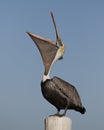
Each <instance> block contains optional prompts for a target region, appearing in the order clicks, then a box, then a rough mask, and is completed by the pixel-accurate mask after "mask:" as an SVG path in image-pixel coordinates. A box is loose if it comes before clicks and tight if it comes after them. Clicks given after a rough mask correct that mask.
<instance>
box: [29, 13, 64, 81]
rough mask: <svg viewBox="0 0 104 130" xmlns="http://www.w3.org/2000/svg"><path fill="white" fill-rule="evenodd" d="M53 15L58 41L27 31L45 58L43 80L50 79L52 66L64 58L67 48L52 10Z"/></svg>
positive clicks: (43, 58)
mask: <svg viewBox="0 0 104 130" xmlns="http://www.w3.org/2000/svg"><path fill="white" fill-rule="evenodd" d="M51 17H52V20H53V24H54V27H55V32H56V42H54V41H52V40H50V39H47V38H44V37H41V36H38V35H35V34H33V33H31V32H27V33H28V35H29V36H30V37H31V38H32V40H33V41H34V43H35V44H36V46H37V47H38V49H39V52H40V54H41V57H42V60H43V63H44V67H45V72H44V75H43V79H42V81H45V80H46V79H50V76H49V75H50V70H51V68H52V65H53V64H54V63H55V62H56V61H57V60H59V59H62V58H63V54H64V50H65V46H64V43H63V42H62V40H61V38H60V36H59V34H58V30H57V27H56V23H55V20H54V16H53V13H52V12H51Z"/></svg>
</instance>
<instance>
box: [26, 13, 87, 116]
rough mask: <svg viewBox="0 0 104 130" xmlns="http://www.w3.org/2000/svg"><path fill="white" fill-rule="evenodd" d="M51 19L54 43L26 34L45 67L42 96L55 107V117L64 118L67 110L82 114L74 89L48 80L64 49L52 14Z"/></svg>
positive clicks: (66, 84)
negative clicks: (38, 52) (37, 50)
mask: <svg viewBox="0 0 104 130" xmlns="http://www.w3.org/2000/svg"><path fill="white" fill-rule="evenodd" d="M51 17H52V20H53V24H54V27H55V32H56V42H54V41H52V40H49V39H47V38H44V37H41V36H38V35H35V34H33V33H31V32H28V35H29V36H30V37H31V38H32V40H33V41H34V43H35V44H36V46H37V47H38V49H39V51H40V54H41V57H42V60H43V63H44V67H45V71H44V75H43V78H42V81H41V91H42V94H43V96H44V98H45V99H46V100H47V101H48V102H49V103H51V104H52V105H54V106H55V107H56V109H57V114H56V115H58V116H65V115H66V111H67V110H68V109H73V110H75V111H78V112H80V113H82V114H84V113H85V111H86V109H85V108H84V107H83V105H82V102H81V99H80V96H79V94H78V92H77V90H76V88H75V87H74V86H73V85H72V84H70V83H68V82H66V81H64V80H63V79H61V78H59V77H56V76H54V77H53V78H50V71H51V68H52V66H53V64H54V63H55V62H56V61H57V60H59V59H62V58H63V55H64V49H65V46H64V43H63V42H62V40H61V38H60V36H59V34H58V30H57V27H56V23H55V20H54V16H53V13H52V12H51ZM61 109H63V110H64V112H63V114H60V110H61Z"/></svg>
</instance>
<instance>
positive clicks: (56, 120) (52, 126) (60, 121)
mask: <svg viewBox="0 0 104 130" xmlns="http://www.w3.org/2000/svg"><path fill="white" fill-rule="evenodd" d="M71 125H72V121H71V119H70V118H68V117H65V116H62V117H59V116H49V117H47V118H46V119H45V130H71Z"/></svg>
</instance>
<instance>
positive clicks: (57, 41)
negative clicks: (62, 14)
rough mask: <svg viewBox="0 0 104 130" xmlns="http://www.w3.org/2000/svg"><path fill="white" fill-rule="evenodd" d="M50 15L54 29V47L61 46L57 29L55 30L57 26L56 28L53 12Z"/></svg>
mask: <svg viewBox="0 0 104 130" xmlns="http://www.w3.org/2000/svg"><path fill="white" fill-rule="evenodd" d="M50 14H51V17H52V20H53V24H54V28H55V32H56V45H58V46H63V43H62V41H61V38H60V36H59V33H58V29H57V26H56V22H55V19H54V15H53V12H52V11H51V12H50Z"/></svg>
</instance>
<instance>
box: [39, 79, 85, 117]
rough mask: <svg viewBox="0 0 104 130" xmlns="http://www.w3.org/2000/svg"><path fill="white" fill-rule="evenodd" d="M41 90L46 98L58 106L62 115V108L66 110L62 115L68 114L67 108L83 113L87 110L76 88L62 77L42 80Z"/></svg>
mask: <svg viewBox="0 0 104 130" xmlns="http://www.w3.org/2000/svg"><path fill="white" fill-rule="evenodd" d="M41 90H42V94H43V96H44V98H45V99H46V100H48V101H49V102H50V103H51V104H52V105H54V106H55V107H56V108H57V110H58V113H57V115H60V114H59V112H60V110H61V109H64V110H65V111H64V113H63V114H62V115H65V114H66V111H67V109H73V110H75V111H79V112H80V113H82V114H84V113H85V111H86V110H85V108H84V107H83V106H82V103H81V99H80V96H79V94H78V92H77V90H76V88H75V87H74V86H73V85H71V84H70V83H68V82H66V81H64V80H63V79H61V78H58V77H53V78H52V79H47V80H46V81H45V82H41Z"/></svg>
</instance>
